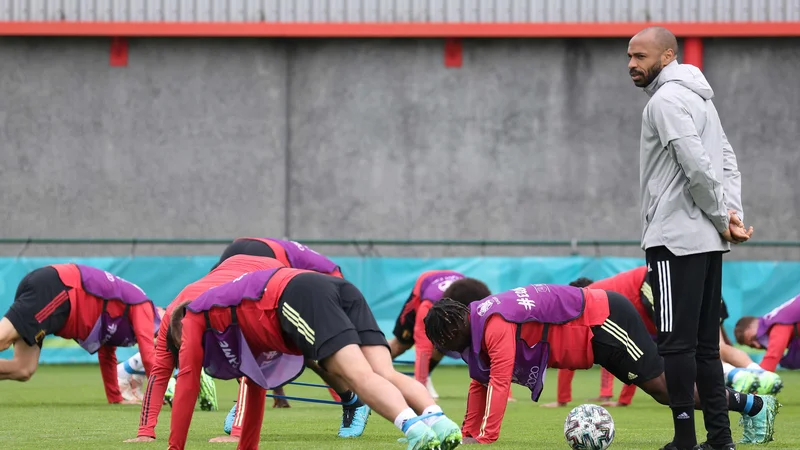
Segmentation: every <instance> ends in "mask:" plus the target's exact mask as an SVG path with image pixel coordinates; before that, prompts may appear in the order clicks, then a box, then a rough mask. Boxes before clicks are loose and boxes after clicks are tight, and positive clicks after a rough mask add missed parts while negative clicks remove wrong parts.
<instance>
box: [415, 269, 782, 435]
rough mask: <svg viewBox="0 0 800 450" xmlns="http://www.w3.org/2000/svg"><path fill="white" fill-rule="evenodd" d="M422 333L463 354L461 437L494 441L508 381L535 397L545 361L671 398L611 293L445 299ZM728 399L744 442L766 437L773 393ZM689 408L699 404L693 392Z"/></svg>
mask: <svg viewBox="0 0 800 450" xmlns="http://www.w3.org/2000/svg"><path fill="white" fill-rule="evenodd" d="M425 331H426V333H427V334H428V337H429V338H430V339H431V341H433V343H434V344H435V345H437V346H438V347H439V348H441V349H443V350H445V351H455V352H459V353H461V355H462V358H463V359H464V361H465V362H466V363H467V364H468V366H469V374H470V377H471V378H472V383H471V384H470V388H469V398H468V401H467V413H466V416H465V419H464V425H463V428H462V433H463V435H464V436H465V442H473V443H474V442H477V443H491V442H494V441H495V440H497V438H498V437H499V431H500V423H501V422H502V420H503V415H504V414H505V409H506V402H505V396H506V392H507V391H508V389H510V384H511V383H512V382H514V383H517V384H520V385H523V386H526V387H528V388H529V389H530V390H531V399H532V400H533V401H537V400H538V398H539V394H540V393H541V391H542V388H543V386H544V376H545V371H546V369H547V368H548V367H553V368H559V369H572V370H577V369H589V368H591V367H592V365H593V364H599V365H600V366H602V367H604V368H605V369H607V370H608V371H609V372H611V373H612V374H614V376H615V377H617V378H618V379H620V380H621V381H622V382H624V383H625V384H636V385H637V386H639V387H640V388H642V389H643V390H644V391H645V392H647V393H648V394H650V395H651V396H652V397H653V398H654V399H655V400H656V401H658V402H659V403H661V404H664V405H666V404H668V403H669V396H668V394H667V389H666V384H665V381H664V363H663V360H662V358H661V357H660V356H659V355H658V350H657V348H656V345H655V343H654V342H653V340H652V338H651V337H650V335H649V334H648V333H647V329H646V328H645V326H644V323H643V322H642V319H641V317H640V316H639V315H638V314H637V312H636V309H635V308H634V307H633V305H631V303H630V302H629V301H628V300H627V299H626V298H624V297H622V295H620V294H617V293H615V292H606V291H603V290H599V289H585V288H584V289H582V288H576V287H572V286H558V285H550V284H535V285H528V286H524V287H519V288H516V289H513V290H510V291H507V292H504V293H501V294H498V295H494V296H491V297H488V298H486V299H484V300H481V301H478V302H472V303H470V304H464V303H461V302H459V301H457V300H456V299H452V300H451V299H443V300H441V301H439V302H438V303H437V304H436V305H434V306H433V308H431V310H430V312H429V313H428V316H427V317H426V319H425ZM727 401H728V408H729V409H730V410H734V411H739V412H741V413H742V415H743V423H744V427H745V430H744V438H743V440H742V442H743V443H766V442H769V441H770V440H772V435H773V431H774V418H775V414H776V413H777V409H778V404H777V402H776V401H775V398H774V397H772V396H764V397H759V396H754V395H752V394H739V393H737V392H734V391H731V390H728V400H727ZM695 406H696V407H698V408H699V407H700V402H699V399H698V397H695ZM731 444H732V443H731ZM704 448H708V447H704ZM723 448H725V449H727V448H729V447H723Z"/></svg>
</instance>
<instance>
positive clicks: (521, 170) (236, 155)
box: [0, 39, 800, 258]
mask: <svg viewBox="0 0 800 450" xmlns="http://www.w3.org/2000/svg"><path fill="white" fill-rule="evenodd" d="M130 45H131V47H130V60H129V66H128V67H126V68H109V67H108V61H107V58H108V42H107V41H106V40H102V39H100V40H95V39H59V40H55V39H4V40H3V41H2V42H0V57H2V58H3V61H4V64H3V65H2V66H0V99H2V101H0V192H3V200H2V202H3V203H2V204H3V207H4V211H9V213H7V217H6V220H5V221H4V226H3V232H2V234H3V235H5V236H38V237H54V236H56V237H57V236H64V237H70V236H71V237H132V236H137V237H207V238H232V237H235V236H238V235H243V234H256V235H271V236H283V235H284V224H285V220H286V219H288V226H289V234H290V235H291V236H292V237H295V238H337V237H338V238H400V239H403V238H409V239H454V238H455V239H559V240H561V239H570V238H582V239H590V238H602V239H608V238H617V239H637V238H638V237H639V234H640V225H639V219H638V217H639V206H638V136H639V128H640V114H641V110H642V107H643V105H644V104H645V102H646V101H647V97H646V96H645V95H644V94H643V93H642V92H641V91H640V90H638V89H636V88H635V87H634V86H633V85H632V83H631V82H630V80H629V78H628V77H627V71H626V67H625V59H624V57H621V56H620V55H621V54H622V52H623V51H624V49H625V47H626V41H625V40H624V39H605V40H574V39H565V40H549V39H537V40H466V41H465V42H464V66H463V67H462V68H460V69H446V68H444V67H443V64H442V44H441V42H440V41H437V40H430V41H427V40H331V41H323V40H296V41H280V40H263V39H262V40H195V39H187V40H172V39H170V40H147V39H144V40H139V39H134V40H131V43H130ZM798 48H800V40H798V39H793V40H791V39H783V40H753V39H749V40H730V39H712V40H709V41H708V42H707V47H706V50H707V51H706V67H705V72H706V75H707V77H708V79H709V81H710V83H711V84H712V86H713V87H714V89H715V92H716V96H717V97H716V99H715V102H716V105H717V108H718V109H719V112H720V115H721V117H722V120H723V125H724V127H725V130H726V132H727V135H728V137H729V140H730V141H731V143H732V144H733V146H734V148H735V149H736V151H737V155H738V157H739V162H740V165H741V168H742V169H741V170H742V173H743V185H744V202H745V208H746V220H747V222H748V223H752V224H753V225H754V226H755V227H756V232H757V238H758V239H760V240H782V239H800V234H798V233H800V230H798V227H795V226H793V225H791V224H794V223H796V222H797V218H798V217H800V189H798V188H797V176H796V174H797V173H800V159H798V151H797V150H798V148H799V147H800V144H798V142H800V128H799V127H800V126H799V125H798V123H797V120H796V118H797V117H800V98H798V95H800V91H798V89H797V87H796V86H797V85H796V83H794V81H793V79H792V78H791V74H793V73H797V72H798V70H800V52H799V51H798V50H797V49H798ZM287 64H288V65H287ZM287 71H289V72H288V73H290V76H289V77H288V78H287V77H286V73H287ZM287 118H288V119H287ZM287 120H288V122H287ZM287 145H288V149H289V154H290V158H289V160H288V161H287V160H285V159H284V151H285V150H286V148H287ZM287 162H288V163H289V166H290V171H289V181H290V184H289V191H288V195H289V200H290V208H289V210H288V217H287V215H286V214H287V212H286V210H285V208H284V197H285V196H286V194H287V192H286V191H285V190H284V187H285V185H286V181H287V180H286V178H285V176H286V175H285V174H286V170H285V167H286V163H287ZM208 248H209V247H203V249H200V250H198V249H194V248H174V247H144V246H142V247H139V248H138V249H137V250H136V252H137V254H145V253H159V254H169V253H184V252H186V253H198V252H207V253H214V252H216V250H217V249H216V247H215V248H213V249H212V250H213V251H211V250H207V249H208ZM19 250H20V249H19V248H17V247H16V246H2V248H0V252H2V253H3V254H12V255H13V254H16V253H17V252H18V251H19ZM51 251H52V252H63V251H68V252H69V253H71V254H80V253H83V254H93V253H94V254H98V253H99V254H106V252H113V253H114V254H127V252H129V251H130V249H128V248H126V247H124V246H123V247H114V248H113V249H110V248H108V249H98V248H97V247H93V246H85V247H82V248H79V249H77V250H76V249H75V248H73V247H70V250H67V248H66V247H63V246H49V247H32V248H31V249H29V250H28V251H27V253H26V254H40V253H45V254H46V253H48V252H51ZM326 251H327V250H326ZM332 251H337V252H343V253H346V252H353V251H354V250H353V249H351V248H339V247H336V248H333V250H332ZM377 251H378V252H379V254H383V255H393V254H395V255H407V256H413V255H441V254H445V255H460V254H475V253H481V252H483V253H482V254H489V255H491V254H508V253H511V254H567V253H568V252H569V249H550V248H545V249H508V248H500V249H475V248H449V247H432V248H430V247H425V248H421V247H420V248H405V249H402V248H390V247H384V248H379V249H377ZM584 251H585V252H589V253H590V254H591V252H592V250H591V249H584ZM601 251H602V252H604V254H608V252H612V251H613V252H614V253H615V254H621V255H631V256H636V255H639V254H640V251H639V250H637V249H636V248H633V249H631V248H624V249H603V250H601ZM733 256H734V257H759V258H773V257H774V258H781V257H794V258H800V250H799V249H795V250H774V249H754V248H750V249H748V248H742V249H738V251H737V252H736V253H735V254H734V255H733Z"/></svg>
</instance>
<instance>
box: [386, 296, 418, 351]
mask: <svg viewBox="0 0 800 450" xmlns="http://www.w3.org/2000/svg"><path fill="white" fill-rule="evenodd" d="M413 300H414V294H411V295H409V296H408V300H406V302H405V303H404V304H403V309H401V310H400V315H398V316H397V320H396V321H395V323H394V331H393V332H392V333H393V334H394V337H395V338H397V341H398V342H400V343H401V344H403V345H414V323H415V322H416V320H417V311H416V310H415V309H409V307H410V305H409V304H410V303H411V302H412V301H413Z"/></svg>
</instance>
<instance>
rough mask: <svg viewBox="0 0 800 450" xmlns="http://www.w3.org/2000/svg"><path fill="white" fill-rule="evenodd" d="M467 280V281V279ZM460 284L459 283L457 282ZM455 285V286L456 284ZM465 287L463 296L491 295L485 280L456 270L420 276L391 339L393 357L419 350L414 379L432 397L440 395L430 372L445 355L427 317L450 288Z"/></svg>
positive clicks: (475, 297) (435, 271) (439, 271)
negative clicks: (428, 328) (428, 329)
mask: <svg viewBox="0 0 800 450" xmlns="http://www.w3.org/2000/svg"><path fill="white" fill-rule="evenodd" d="M465 280H466V281H465ZM455 283H457V284H455ZM454 284H455V286H453V285H454ZM452 289H456V290H463V291H465V292H462V293H461V295H462V296H464V295H466V296H468V297H469V298H472V299H473V300H480V299H482V298H484V297H486V296H488V295H490V294H491V292H490V291H489V288H488V287H486V285H485V284H483V283H482V282H480V281H478V280H476V279H474V278H469V279H466V278H465V277H464V275H462V274H460V273H458V272H455V271H452V270H429V271H427V272H423V273H422V274H421V275H420V276H419V277H417V280H416V282H415V283H414V288H413V289H412V290H411V294H410V295H409V296H408V300H406V303H405V304H404V305H403V309H402V310H400V314H399V315H398V316H397V321H396V322H395V325H394V338H392V339H390V340H389V348H390V350H391V352H392V359H395V358H397V357H398V356H400V355H402V354H403V353H404V352H405V351H407V350H408V349H410V348H411V347H412V346H413V347H414V350H415V353H416V355H415V358H414V378H416V380H417V381H419V382H420V383H422V384H424V385H425V386H426V387H427V388H428V392H430V394H431V396H433V397H434V398H436V397H437V395H436V390H435V389H434V388H433V383H432V382H431V380H430V378H429V377H428V375H429V374H430V372H432V371H433V369H434V368H435V367H436V366H437V365H438V364H439V362H440V361H441V360H442V358H443V357H444V355H443V354H442V353H440V352H439V351H437V350H436V349H434V348H433V344H431V341H430V340H429V339H428V337H427V336H426V335H425V323H424V322H423V320H424V319H425V316H426V315H427V314H428V311H429V310H430V309H431V306H433V304H434V303H436V302H438V301H439V300H440V299H441V298H442V296H443V295H444V294H445V292H446V291H448V290H452Z"/></svg>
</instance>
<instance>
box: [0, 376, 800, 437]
mask: <svg viewBox="0 0 800 450" xmlns="http://www.w3.org/2000/svg"><path fill="white" fill-rule="evenodd" d="M548 372H549V374H548V376H547V379H548V382H547V384H546V386H545V390H544V393H543V394H542V397H541V399H540V402H539V403H547V402H551V401H554V400H555V391H556V380H557V377H556V372H555V371H554V370H550V371H548ZM780 374H781V376H782V377H783V378H784V381H785V385H786V387H785V388H784V391H783V392H781V394H780V395H779V400H780V401H781V403H782V404H783V405H784V406H783V407H782V408H781V410H780V413H779V414H778V418H777V426H776V432H775V441H774V442H772V443H770V444H768V445H767V446H740V448H756V447H764V448H767V449H800V426H798V425H797V424H800V406H798V404H800V374H799V373H792V372H787V371H782V372H781V373H780ZM599 380H600V373H599V371H598V370H588V371H578V372H577V374H576V376H575V381H574V384H573V399H575V401H573V402H572V403H571V404H570V407H569V408H560V409H546V408H540V407H539V406H538V404H537V403H533V402H531V401H530V396H529V394H528V391H527V390H526V389H524V388H522V387H520V386H514V387H513V389H514V396H515V397H516V398H517V402H514V403H510V404H509V405H508V409H507V412H506V416H505V420H504V422H503V428H502V431H501V434H500V440H499V441H498V442H497V443H495V444H494V445H493V446H492V447H493V448H497V449H522V448H526V449H527V448H539V449H554V450H555V449H567V448H568V447H567V445H566V443H565V441H564V437H563V426H564V418H565V417H566V414H567V412H568V410H569V409H570V408H571V407H573V406H576V405H578V404H580V403H583V400H584V399H588V398H590V397H595V396H596V395H597V393H598V389H599ZM300 381H306V382H311V383H319V382H320V381H319V379H318V378H317V377H316V376H315V375H314V374H313V373H312V372H310V371H307V372H306V373H305V374H303V376H302V377H301V378H300ZM433 381H434V384H435V386H436V390H437V391H438V392H439V395H440V396H441V398H440V399H439V403H440V405H442V407H443V409H444V410H445V412H446V413H447V414H448V415H449V416H450V417H451V418H452V419H453V420H455V421H456V422H457V423H460V422H461V419H462V418H463V413H464V407H465V404H466V392H467V386H468V384H469V379H468V376H467V372H466V369H465V368H464V367H463V366H456V367H453V366H440V367H438V368H437V369H436V371H435V372H434V375H433ZM621 386H622V385H621V383H619V382H617V383H616V384H615V394H618V393H619V390H620V388H621ZM236 389H237V384H236V382H235V381H218V382H217V392H218V395H219V404H220V410H219V411H215V412H205V411H200V410H199V409H197V410H196V411H195V415H194V420H193V422H192V427H191V429H190V431H189V441H188V443H187V448H188V449H220V450H226V449H234V448H235V445H234V444H210V443H208V440H209V439H210V438H212V437H215V436H219V435H222V434H223V432H222V424H223V421H224V419H225V415H226V414H227V412H228V410H229V409H230V407H231V406H232V405H233V400H234V399H235V398H236ZM286 391H287V395H291V396H304V397H312V398H319V399H329V398H330V397H328V394H327V391H326V390H325V389H319V388H311V387H299V386H291V385H290V386H287V389H286ZM268 405H271V401H270V400H269V399H268ZM0 411H1V412H2V418H3V421H2V425H0V448H2V449H7V450H12V449H14V450H16V449H26V450H27V449H31V450H34V449H35V450H41V449H65V450H66V449H75V450H90V449H102V450H108V449H119V448H122V449H125V448H132V449H136V448H141V449H142V450H149V449H155V448H159V449H163V448H166V447H167V437H168V431H169V418H170V408H169V406H168V405H165V406H164V408H163V409H162V412H161V416H160V418H159V419H160V420H159V424H158V427H157V429H156V433H157V435H158V440H157V441H155V442H154V443H147V444H141V443H139V444H123V443H122V441H123V440H125V439H128V438H131V437H135V436H136V429H137V426H138V421H139V407H138V406H136V405H108V404H106V401H105V395H104V393H103V387H102V381H101V379H100V371H99V369H98V367H97V366H92V365H85V366H84V365H69V366H55V365H50V366H41V367H40V368H39V370H38V371H37V373H36V374H35V375H34V376H33V378H32V379H31V380H30V381H29V382H27V383H17V382H11V381H4V382H2V383H0ZM610 411H611V414H612V416H613V417H614V421H615V425H616V438H615V439H614V443H613V444H612V445H611V448H612V449H657V448H659V447H660V446H662V445H664V444H665V443H666V442H667V441H669V439H670V438H671V437H672V424H671V419H670V415H669V411H668V410H667V409H666V407H664V406H661V405H658V404H657V403H656V402H655V401H653V400H652V399H650V397H648V396H647V395H646V394H644V392H642V391H637V393H636V397H635V398H634V401H633V404H632V405H631V406H629V407H626V408H612V409H610ZM339 412H340V409H339V408H338V407H335V406H329V405H320V404H313V403H301V402H292V408H290V409H272V408H268V410H267V412H266V414H265V416H264V426H263V428H262V430H261V445H260V448H263V449H291V450H296V449H364V450H366V449H398V450H401V449H403V448H404V446H403V445H402V444H399V443H397V442H396V440H397V439H398V438H399V437H402V436H401V434H400V432H399V431H398V430H397V429H396V428H395V427H394V426H393V425H392V424H391V423H389V422H388V421H386V420H383V419H382V418H381V417H380V416H378V415H377V414H374V413H373V414H372V416H371V417H370V420H369V424H368V426H367V431H366V432H365V433H364V435H363V436H362V437H360V438H357V439H347V440H344V439H339V438H337V437H336V432H337V429H338V426H339V420H340V414H339ZM739 417H740V415H739V414H738V413H731V425H732V428H733V434H734V439H737V440H738V439H739V438H740V437H741V434H742V432H741V428H740V427H739V425H738V420H739ZM697 429H698V430H703V425H702V413H700V412H698V414H697ZM699 440H700V441H702V440H704V436H703V435H702V434H701V435H700V436H699ZM464 448H471V447H464Z"/></svg>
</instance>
